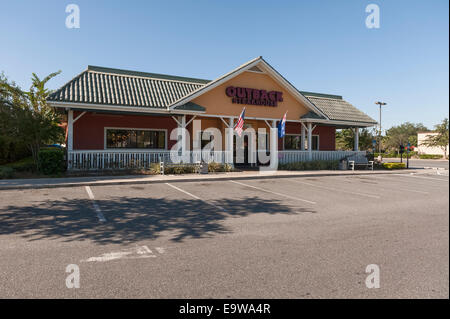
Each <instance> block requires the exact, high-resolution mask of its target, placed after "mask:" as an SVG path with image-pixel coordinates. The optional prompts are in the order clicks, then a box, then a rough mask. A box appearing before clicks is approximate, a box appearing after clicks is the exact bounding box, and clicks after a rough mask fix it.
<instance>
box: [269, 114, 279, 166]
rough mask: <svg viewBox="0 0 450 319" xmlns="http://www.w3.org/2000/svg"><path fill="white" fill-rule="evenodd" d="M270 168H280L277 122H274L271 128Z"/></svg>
mask: <svg viewBox="0 0 450 319" xmlns="http://www.w3.org/2000/svg"><path fill="white" fill-rule="evenodd" d="M270 168H271V169H275V170H276V169H277V168H278V129H277V121H276V120H272V127H271V128H270Z"/></svg>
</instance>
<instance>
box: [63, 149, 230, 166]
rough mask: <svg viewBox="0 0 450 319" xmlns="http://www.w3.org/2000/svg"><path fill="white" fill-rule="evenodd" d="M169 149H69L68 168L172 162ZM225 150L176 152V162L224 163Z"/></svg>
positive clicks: (172, 157) (172, 158) (147, 164)
mask: <svg viewBox="0 0 450 319" xmlns="http://www.w3.org/2000/svg"><path fill="white" fill-rule="evenodd" d="M170 153H171V152H170V151H144V150H143V151H122V150H120V151H110V150H98V151H97V150H96V151H69V152H68V154H67V157H68V158H67V169H68V170H104V169H145V168H149V167H150V165H151V164H152V163H159V162H161V161H163V162H165V163H173V162H174V160H176V159H175V158H174V156H171V154H170ZM225 155H226V152H225V151H216V152H213V151H191V152H186V155H185V156H184V157H183V156H181V154H178V162H180V161H181V162H183V163H197V162H201V161H202V159H203V161H205V162H216V163H225V160H226V157H225Z"/></svg>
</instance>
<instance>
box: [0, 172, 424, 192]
mask: <svg viewBox="0 0 450 319" xmlns="http://www.w3.org/2000/svg"><path fill="white" fill-rule="evenodd" d="M417 171H423V169H421V170H416V169H408V170H400V171H398V170H393V171H386V170H380V171H377V170H375V171H369V170H358V171H325V170H323V171H275V172H259V171H244V172H230V173H210V174H205V175H202V174H186V175H128V176H92V177H65V178H37V179H5V180H0V191H1V190H13V189H40V188H59V187H77V186H105V185H131V184H151V183H167V182H171V183H174V182H198V181H219V180H231V179H233V180H237V179H242V180H245V179H267V178H273V177H278V178H289V177H312V176H316V177H317V176H340V175H373V174H399V173H403V174H409V173H412V172H417Z"/></svg>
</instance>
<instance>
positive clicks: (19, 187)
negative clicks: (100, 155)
mask: <svg viewBox="0 0 450 319" xmlns="http://www.w3.org/2000/svg"><path fill="white" fill-rule="evenodd" d="M411 171H414V170H408V171H406V172H405V171H402V172H398V171H380V172H377V171H367V172H357V173H356V172H355V173H351V174H349V173H341V174H339V173H306V174H290V175H270V174H267V175H252V176H222V177H220V176H217V177H209V178H192V177H185V178H183V177H180V178H178V179H155V180H130V181H127V180H125V181H124V180H122V181H104V182H103V181H92V182H76V183H60V184H41V185H11V186H0V191H2V190H24V189H43V188H69V187H82V186H113V185H139V184H161V183H182V182H207V181H213V182H214V181H229V180H251V179H261V180H262V179H273V178H294V177H320V176H355V175H358V176H359V175H383V174H385V175H389V174H409V173H411Z"/></svg>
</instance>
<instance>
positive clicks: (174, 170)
mask: <svg viewBox="0 0 450 319" xmlns="http://www.w3.org/2000/svg"><path fill="white" fill-rule="evenodd" d="M195 171H196V166H195V165H194V164H176V165H170V164H166V165H164V174H173V175H175V174H191V173H195Z"/></svg>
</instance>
